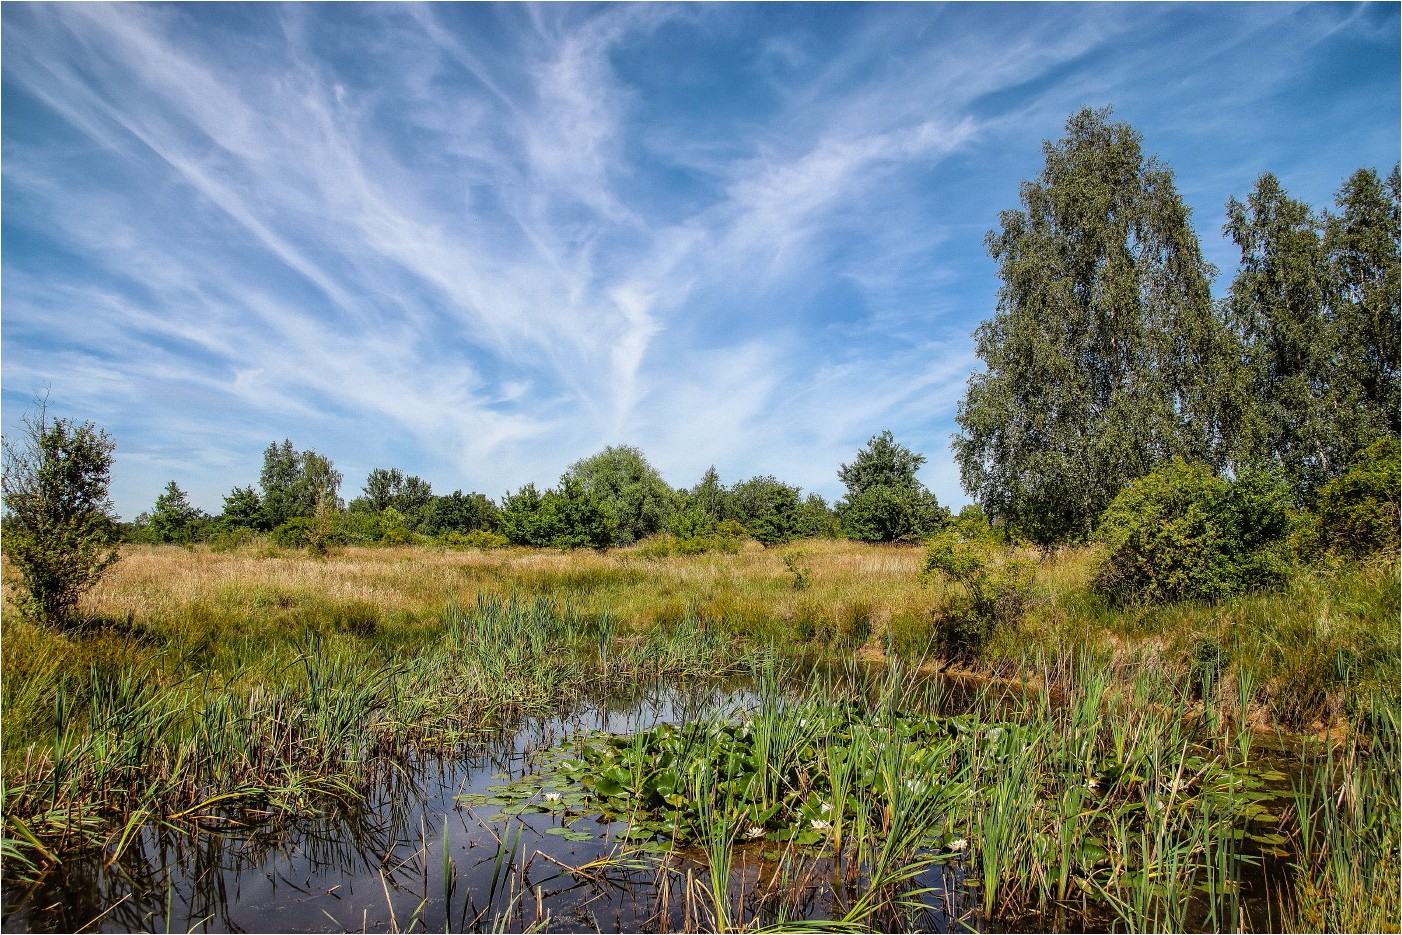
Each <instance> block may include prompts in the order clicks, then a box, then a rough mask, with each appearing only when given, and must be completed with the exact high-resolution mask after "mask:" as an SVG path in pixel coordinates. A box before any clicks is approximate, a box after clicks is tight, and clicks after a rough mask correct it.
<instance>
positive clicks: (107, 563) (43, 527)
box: [0, 400, 118, 629]
mask: <svg viewBox="0 0 1402 935" xmlns="http://www.w3.org/2000/svg"><path fill="white" fill-rule="evenodd" d="M3 447H4V453H5V466H4V470H3V487H0V495H3V499H4V508H5V516H4V535H3V536H0V547H3V549H4V552H5V556H6V558H7V559H9V562H10V567H11V569H13V574H14V575H15V576H16V577H17V578H18V583H17V585H16V587H15V590H16V592H17V594H16V602H15V603H16V607H17V609H18V610H19V612H20V613H21V614H23V615H24V616H26V617H28V618H30V619H32V620H34V621H36V622H37V623H40V624H42V625H45V626H50V627H55V628H58V629H65V628H67V627H69V626H71V625H72V623H73V612H74V609H75V608H76V607H77V605H78V600H79V598H80V597H81V596H82V594H83V592H84V591H86V590H88V589H89V588H91V587H92V586H93V585H94V584H96V583H97V582H98V581H99V580H100V579H101V578H102V575H103V574H104V573H105V572H106V571H107V569H108V568H110V567H111V566H112V563H114V562H115V561H116V560H117V550H116V548H115V545H116V543H117V539H118V533H117V526H116V519H115V517H114V516H113V514H112V504H111V502H110V501H109V500H108V498H107V491H108V487H109V485H110V483H111V472H112V452H113V451H114V450H115V448H116V445H115V444H114V443H113V441H112V440H111V438H109V437H108V435H107V433H106V432H104V431H102V430H101V429H99V428H97V427H96V426H95V425H93V423H91V422H83V423H75V422H72V421H70V420H68V419H50V418H49V415H48V408H47V401H46V400H44V401H41V402H40V403H39V407H38V411H37V412H36V413H31V414H28V415H26V416H25V417H24V419H23V422H22V425H21V431H20V437H19V438H18V439H9V438H7V439H5V440H4V446H3Z"/></svg>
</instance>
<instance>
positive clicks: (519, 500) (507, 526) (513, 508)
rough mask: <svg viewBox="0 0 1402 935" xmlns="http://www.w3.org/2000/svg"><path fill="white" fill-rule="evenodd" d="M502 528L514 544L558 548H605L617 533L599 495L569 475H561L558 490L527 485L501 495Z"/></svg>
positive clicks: (612, 519) (614, 539) (612, 518)
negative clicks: (537, 488)
mask: <svg viewBox="0 0 1402 935" xmlns="http://www.w3.org/2000/svg"><path fill="white" fill-rule="evenodd" d="M501 531H502V533H503V535H505V536H506V537H507V539H509V540H510V541H511V543H512V544H513V545H530V546H536V547H537V548H557V549H574V548H594V549H604V548H608V547H609V546H610V545H613V544H614V543H615V542H616V541H617V536H618V527H617V524H616V521H615V520H614V517H613V514H612V513H611V512H610V511H609V509H608V508H607V506H606V505H605V503H604V502H603V500H602V498H600V497H599V496H597V495H596V494H594V493H593V492H592V491H591V490H589V489H588V488H587V487H585V486H584V483H583V482H582V481H581V480H580V479H579V478H577V477H572V476H570V475H569V474H566V475H565V476H564V477H562V478H560V486H559V489H552V490H547V491H545V493H543V494H542V493H540V492H539V491H537V490H536V487H535V484H526V485H525V486H524V487H522V488H521V489H520V490H518V491H517V492H516V493H514V494H507V495H506V496H505V497H503V498H502V505H501Z"/></svg>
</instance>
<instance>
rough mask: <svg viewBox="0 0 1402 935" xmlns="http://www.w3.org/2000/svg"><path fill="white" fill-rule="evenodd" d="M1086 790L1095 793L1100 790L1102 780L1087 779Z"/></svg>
mask: <svg viewBox="0 0 1402 935" xmlns="http://www.w3.org/2000/svg"><path fill="white" fill-rule="evenodd" d="M1086 788H1087V789H1089V790H1090V791H1091V792H1095V791H1097V790H1099V789H1100V780H1099V779H1087V780H1086Z"/></svg>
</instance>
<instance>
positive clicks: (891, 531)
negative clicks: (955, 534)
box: [838, 487, 949, 542]
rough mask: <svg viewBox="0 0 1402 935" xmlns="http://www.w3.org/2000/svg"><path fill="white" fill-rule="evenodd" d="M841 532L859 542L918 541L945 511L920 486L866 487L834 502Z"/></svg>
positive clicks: (937, 524)
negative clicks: (840, 524)
mask: <svg viewBox="0 0 1402 935" xmlns="http://www.w3.org/2000/svg"><path fill="white" fill-rule="evenodd" d="M838 516H839V517H840V518H841V523H842V532H843V534H844V535H846V536H847V538H849V539H859V540H861V541H863V542H919V541H920V540H922V539H925V538H926V537H928V536H930V535H932V534H933V533H934V532H935V531H936V530H937V529H939V527H940V526H941V525H942V524H943V523H944V522H945V521H946V520H947V519H948V517H949V511H948V510H946V509H945V508H944V507H942V506H940V505H939V501H938V500H936V499H935V495H934V494H932V493H930V492H929V491H928V490H926V489H924V488H923V487H921V488H918V489H909V488H903V487H868V488H867V489H865V490H863V491H860V492H859V493H854V494H850V495H849V496H848V497H847V499H845V500H843V501H842V502H841V503H840V504H838Z"/></svg>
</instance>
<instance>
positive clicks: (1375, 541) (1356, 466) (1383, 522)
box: [1315, 438, 1402, 558]
mask: <svg viewBox="0 0 1402 935" xmlns="http://www.w3.org/2000/svg"><path fill="white" fill-rule="evenodd" d="M1399 459H1402V454H1400V453H1399V448H1398V442H1397V439H1396V438H1384V439H1380V440H1378V441H1376V442H1374V443H1373V444H1371V445H1369V446H1368V447H1367V448H1365V449H1363V450H1362V451H1361V452H1359V453H1358V455H1357V456H1356V457H1355V458H1354V460H1353V463H1352V464H1351V465H1350V466H1349V469H1348V470H1347V471H1345V472H1344V473H1343V474H1341V475H1339V476H1338V477H1335V478H1334V479H1333V480H1331V481H1329V482H1328V483H1326V484H1325V485H1324V486H1323V488H1321V489H1320V492H1319V509H1318V526H1317V529H1316V533H1315V534H1316V536H1317V537H1318V542H1319V545H1320V546H1322V547H1323V548H1325V549H1328V550H1329V551H1331V552H1335V553H1338V554H1340V555H1345V556H1348V557H1350V558H1362V557H1364V556H1366V555H1371V554H1373V553H1375V552H1382V551H1389V552H1393V553H1394V554H1395V553H1396V552H1397V546H1398V508H1397V503H1398V498H1399V494H1402V491H1399V486H1402V484H1399V476H1398V475H1399V469H1398V463H1399Z"/></svg>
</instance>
